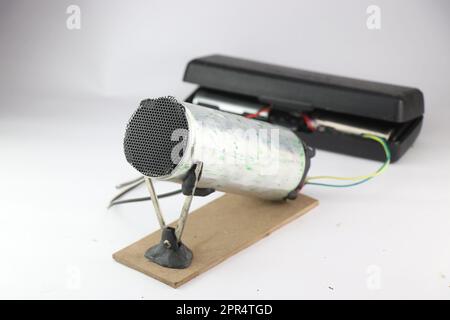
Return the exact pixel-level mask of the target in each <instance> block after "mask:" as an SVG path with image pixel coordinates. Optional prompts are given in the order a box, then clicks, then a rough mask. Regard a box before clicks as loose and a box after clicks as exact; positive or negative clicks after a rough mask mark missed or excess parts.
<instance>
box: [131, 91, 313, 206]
mask: <svg viewBox="0 0 450 320" xmlns="http://www.w3.org/2000/svg"><path fill="white" fill-rule="evenodd" d="M155 117H156V118H158V117H160V121H159V122H158V119H153V120H152V118H155ZM161 121H165V124H164V125H160V124H159V123H160V122H161ZM152 124H153V126H155V125H156V126H159V127H157V128H154V127H152V128H149V126H152ZM166 131H167V132H166ZM124 147H125V154H126V157H127V160H128V162H130V163H131V164H132V165H133V166H134V167H135V168H136V169H137V170H139V171H140V172H141V173H143V174H144V175H146V176H150V177H152V178H155V179H158V180H166V181H174V182H182V180H183V178H184V177H185V176H186V174H187V172H188V170H189V169H190V168H191V167H192V165H193V164H194V163H196V162H198V161H201V162H203V171H202V174H201V178H200V180H199V184H198V188H213V189H216V190H219V191H224V192H230V193H238V194H247V195H251V196H256V197H260V198H264V199H271V200H279V199H284V198H286V197H287V196H288V195H289V194H290V193H291V192H293V191H296V190H297V189H298V188H299V187H300V185H301V183H302V181H303V180H304V177H305V175H306V171H307V168H308V165H307V162H308V161H309V159H307V153H306V152H305V146H304V144H303V143H302V141H301V140H300V139H299V137H298V136H297V135H295V134H294V133H293V132H292V131H290V130H288V129H286V128H283V127H278V126H275V125H272V124H269V123H266V122H262V121H257V120H251V119H247V118H244V117H242V116H238V115H233V114H229V113H225V112H221V111H217V110H214V109H210V108H205V107H201V106H197V105H193V104H189V103H184V102H182V103H180V102H178V101H176V100H175V99H173V98H159V99H152V100H144V101H143V102H142V103H141V106H140V107H139V109H138V110H137V111H136V112H135V113H134V115H133V116H132V118H131V119H130V122H129V124H128V127H127V131H126V134H125V142H124ZM149 149H152V150H149ZM169 149H170V150H169ZM169 153H170V162H171V163H169V161H168V160H167V157H169ZM161 163H162V164H164V165H161Z"/></svg>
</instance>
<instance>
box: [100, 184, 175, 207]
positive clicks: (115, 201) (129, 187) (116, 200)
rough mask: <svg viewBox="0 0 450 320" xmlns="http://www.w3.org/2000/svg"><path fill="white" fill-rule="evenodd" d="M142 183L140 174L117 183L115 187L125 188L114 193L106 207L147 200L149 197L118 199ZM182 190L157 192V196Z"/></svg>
mask: <svg viewBox="0 0 450 320" xmlns="http://www.w3.org/2000/svg"><path fill="white" fill-rule="evenodd" d="M143 183H144V177H143V176H141V177H139V178H136V179H133V180H130V181H127V182H124V183H121V184H119V185H117V186H116V188H117V189H121V188H125V189H124V190H121V191H120V192H119V193H118V194H117V195H115V196H114V197H113V198H112V199H111V200H110V201H109V204H108V209H109V208H111V207H113V206H115V205H118V204H122V203H131V202H140V201H147V200H151V198H150V197H142V198H132V199H125V200H119V199H120V198H122V197H123V196H124V195H126V194H127V193H128V192H130V191H131V190H133V189H135V188H137V187H138V186H140V185H141V184H143ZM181 192H182V190H181V189H180V190H175V191H170V192H167V193H162V194H158V195H157V196H158V198H166V197H170V196H173V195H176V194H178V193H181Z"/></svg>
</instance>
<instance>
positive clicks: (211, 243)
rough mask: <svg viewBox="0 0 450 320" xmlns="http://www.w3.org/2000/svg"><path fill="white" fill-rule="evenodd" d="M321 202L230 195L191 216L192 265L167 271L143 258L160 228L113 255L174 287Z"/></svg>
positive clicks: (186, 240)
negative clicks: (271, 199) (273, 200)
mask: <svg viewBox="0 0 450 320" xmlns="http://www.w3.org/2000/svg"><path fill="white" fill-rule="evenodd" d="M317 204H318V201H317V200H315V199H313V198H310V197H308V196H305V195H300V196H299V197H298V198H297V199H296V200H294V201H286V202H284V201H283V202H271V201H264V200H260V199H255V198H248V197H243V196H237V195H231V194H226V195H224V196H223V197H220V198H219V199H216V200H214V201H212V202H210V203H209V204H207V205H205V206H203V207H201V208H200V209H197V210H196V211H194V212H192V213H191V214H190V215H189V218H188V221H187V225H186V228H185V231H184V234H183V239H182V241H183V243H185V244H186V245H187V246H188V247H189V248H190V249H191V250H192V251H193V252H194V259H193V261H192V264H191V266H190V267H189V268H187V269H168V268H164V267H161V266H159V265H157V264H155V263H153V262H150V261H149V260H147V259H146V258H145V257H144V253H145V251H146V250H147V249H148V248H149V247H151V246H153V245H155V244H156V243H158V242H159V241H160V238H161V231H160V230H158V231H156V232H154V233H152V234H150V235H148V236H146V237H145V238H143V239H141V240H139V241H137V242H135V243H133V244H132V245H130V246H128V247H126V248H124V249H122V250H120V251H118V252H116V253H115V254H114V255H113V258H114V259H115V260H116V261H117V262H120V263H122V264H124V265H126V266H128V267H130V268H133V269H136V270H138V271H140V272H143V273H145V274H146V275H148V276H150V277H153V278H155V279H157V280H159V281H162V282H164V283H165V284H168V285H169V286H172V287H174V288H176V287H179V286H180V285H182V284H184V283H186V282H187V281H189V280H191V279H192V278H194V277H196V276H198V275H199V274H201V273H203V272H205V271H206V270H208V269H210V268H212V267H213V266H215V265H217V264H218V263H220V262H222V261H223V260H225V259H227V258H228V257H230V256H232V255H233V254H235V253H237V252H239V251H241V250H242V249H244V248H246V247H248V246H250V245H251V244H253V243H255V242H256V241H258V240H260V239H262V238H264V237H265V236H267V235H269V234H270V233H271V232H272V231H274V230H276V229H278V228H280V227H281V226H283V225H284V224H286V223H288V222H290V221H292V220H293V219H295V218H297V217H299V216H301V215H302V214H304V213H306V212H308V211H309V210H311V209H312V208H314V207H315V206H316V205H317Z"/></svg>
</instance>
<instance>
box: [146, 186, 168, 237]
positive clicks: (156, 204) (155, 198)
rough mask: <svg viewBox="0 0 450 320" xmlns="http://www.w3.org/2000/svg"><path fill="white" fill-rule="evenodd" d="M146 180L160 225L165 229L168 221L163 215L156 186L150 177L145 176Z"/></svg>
mask: <svg viewBox="0 0 450 320" xmlns="http://www.w3.org/2000/svg"><path fill="white" fill-rule="evenodd" d="M144 180H145V184H146V185H147V188H148V191H149V192H150V197H151V199H152V203H153V207H154V208H155V212H156V217H157V218H158V221H159V225H160V226H161V229H164V228H165V227H166V223H165V222H164V218H163V216H162V212H161V208H160V206H159V201H158V196H157V194H156V192H155V187H154V186H153V183H152V180H151V179H150V178H149V177H144Z"/></svg>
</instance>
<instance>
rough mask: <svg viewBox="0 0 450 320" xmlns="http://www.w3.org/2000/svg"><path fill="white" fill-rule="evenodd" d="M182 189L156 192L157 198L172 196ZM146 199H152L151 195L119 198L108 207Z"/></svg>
mask: <svg viewBox="0 0 450 320" xmlns="http://www.w3.org/2000/svg"><path fill="white" fill-rule="evenodd" d="M182 191H183V190H182V189H180V190H175V191H170V192H167V193H162V194H158V199H162V198H167V197H170V196H174V195H176V194H179V193H181V192H182ZM148 200H152V198H151V197H142V198H133V199H125V200H119V201H112V202H111V203H110V204H109V206H108V208H111V207H112V206H115V205H117V204H123V203H131V202H141V201H148Z"/></svg>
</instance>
